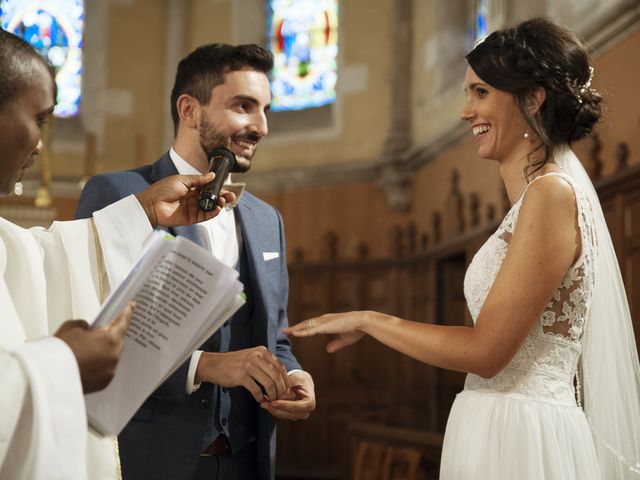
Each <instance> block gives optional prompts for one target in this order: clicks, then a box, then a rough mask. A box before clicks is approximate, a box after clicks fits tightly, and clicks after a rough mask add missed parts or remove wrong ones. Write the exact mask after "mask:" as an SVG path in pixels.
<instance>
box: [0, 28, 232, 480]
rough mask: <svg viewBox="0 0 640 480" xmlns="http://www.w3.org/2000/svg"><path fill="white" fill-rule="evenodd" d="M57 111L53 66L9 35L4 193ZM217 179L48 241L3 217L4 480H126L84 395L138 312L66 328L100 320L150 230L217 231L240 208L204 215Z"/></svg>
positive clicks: (166, 191)
mask: <svg viewBox="0 0 640 480" xmlns="http://www.w3.org/2000/svg"><path fill="white" fill-rule="evenodd" d="M53 105H54V83H53V77H52V75H51V72H50V70H49V68H48V66H47V65H46V64H45V63H44V61H43V60H42V59H41V58H40V57H39V56H38V55H37V53H36V52H35V51H34V50H33V48H31V47H30V46H29V45H28V44H27V43H26V42H24V41H23V40H22V39H20V38H18V37H17V36H15V35H13V34H10V33H8V32H7V31H5V30H2V29H0V194H7V193H9V192H11V191H12V190H13V188H14V185H15V183H16V182H17V181H19V180H20V179H21V178H22V175H23V173H24V171H25V170H26V169H27V168H29V167H30V166H31V165H32V164H33V162H34V157H36V156H37V155H38V154H39V153H40V151H41V149H42V141H41V129H42V127H43V125H44V123H46V120H47V118H48V116H49V115H50V114H51V113H52V111H53ZM212 180H213V174H208V175H204V176H196V175H176V176H173V177H168V178H166V179H164V180H163V181H162V183H161V184H160V183H156V184H154V185H153V186H151V187H149V188H148V189H147V190H145V191H143V192H140V193H138V194H137V195H136V196H133V195H132V196H129V197H127V198H124V199H122V200H121V201H120V202H118V203H116V204H113V205H111V206H109V207H107V208H104V209H102V210H100V211H98V212H95V213H94V216H93V218H92V219H89V220H77V221H73V222H56V223H54V224H53V226H52V227H51V228H50V229H48V230H46V229H43V228H34V229H30V230H25V229H23V228H20V227H18V226H17V225H14V224H12V223H11V222H9V221H7V220H5V219H2V218H0V385H1V387H0V388H2V394H1V395H0V412H2V413H1V416H0V479H2V480H4V479H7V480H42V479H60V480H75V479H86V478H90V479H92V480H94V479H98V480H103V479H104V480H106V479H112V478H118V469H117V465H116V459H117V455H116V452H115V451H114V443H113V440H112V439H102V440H99V439H98V438H97V437H95V436H93V435H90V434H89V433H88V429H87V417H86V411H85V403H84V397H83V387H84V391H85V393H86V392H91V391H96V390H99V389H100V388H104V387H105V386H106V384H107V383H108V381H109V380H110V378H111V377H112V376H113V373H114V372H115V364H116V363H117V359H118V358H119V354H120V353H121V349H122V344H123V343H122V342H123V337H124V333H125V331H126V327H127V325H128V323H127V319H128V318H130V316H131V309H130V307H127V308H125V310H124V311H123V312H124V313H122V314H121V315H120V316H119V317H118V318H117V319H116V320H115V321H114V323H113V324H112V325H111V326H109V327H105V328H104V329H95V330H87V329H86V325H83V324H79V323H77V322H68V320H70V319H84V320H88V321H91V319H93V318H94V317H95V315H96V313H97V311H98V309H99V305H100V301H101V298H102V297H103V294H106V292H107V291H108V289H109V284H108V283H109V280H110V281H111V284H112V285H113V286H115V285H116V284H117V283H118V281H119V279H121V278H122V276H123V275H124V273H125V272H126V271H127V269H128V267H129V265H130V264H131V262H132V261H133V259H134V258H135V257H136V255H137V253H138V252H139V251H140V249H141V247H142V243H143V241H144V239H145V238H146V237H147V235H148V234H149V233H150V232H151V230H152V227H153V226H157V225H164V226H167V227H171V226H177V225H188V224H192V223H196V222H199V221H204V220H208V219H210V218H212V217H213V216H215V215H217V214H218V213H219V211H220V207H222V206H224V203H225V200H228V201H233V200H234V198H235V197H234V196H233V194H229V193H223V194H222V195H221V196H220V199H219V203H218V207H217V208H216V209H215V210H214V211H212V212H209V213H203V212H199V211H198V207H197V196H198V190H199V188H200V187H201V186H202V185H204V184H205V183H207V182H211V181H212ZM107 279H108V280H107ZM61 325H62V328H59V327H60V326H61ZM54 333H55V335H54ZM51 335H53V336H51ZM96 339H98V340H99V341H96ZM87 455H88V456H89V461H88V462H87Z"/></svg>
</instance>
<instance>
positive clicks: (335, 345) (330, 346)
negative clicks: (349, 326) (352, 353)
mask: <svg viewBox="0 0 640 480" xmlns="http://www.w3.org/2000/svg"><path fill="white" fill-rule="evenodd" d="M352 343H353V342H349V341H347V340H346V339H345V338H344V337H338V338H336V339H334V340H331V341H330V342H329V343H327V352H329V353H335V352H337V351H338V350H342V349H343V348H344V347H347V346H349V345H351V344H352Z"/></svg>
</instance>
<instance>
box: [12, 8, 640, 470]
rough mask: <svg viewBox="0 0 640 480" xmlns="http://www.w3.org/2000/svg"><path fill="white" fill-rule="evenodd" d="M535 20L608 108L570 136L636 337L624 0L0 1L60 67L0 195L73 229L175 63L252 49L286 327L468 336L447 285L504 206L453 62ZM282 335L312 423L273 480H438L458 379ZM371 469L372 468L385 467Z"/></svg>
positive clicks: (458, 286)
mask: <svg viewBox="0 0 640 480" xmlns="http://www.w3.org/2000/svg"><path fill="white" fill-rule="evenodd" d="M536 15H547V16H549V17H550V18H552V19H554V20H555V21H557V22H559V23H562V24H564V25H566V26H567V27H569V28H570V29H572V30H573V31H575V32H576V33H577V34H578V35H579V37H580V38H581V39H582V40H583V42H584V43H585V44H586V45H587V46H588V48H589V51H590V53H591V55H592V58H593V61H594V66H595V75H594V79H593V85H594V86H595V87H596V88H597V89H598V90H599V91H600V92H602V93H603V95H604V97H605V101H606V113H605V116H604V119H603V121H602V122H601V124H600V125H599V126H598V128H597V129H596V131H595V132H594V133H593V134H592V135H590V136H589V137H588V138H587V139H585V140H583V141H581V142H580V143H579V144H576V145H574V148H575V150H576V152H578V154H579V156H580V158H581V160H582V161H583V163H584V165H585V167H586V169H587V170H588V171H589V173H590V175H591V176H592V179H593V181H594V183H595V185H596V188H597V189H598V192H599V194H600V197H601V200H602V202H603V206H604V209H605V213H606V216H607V221H608V224H609V228H610V229H611V232H612V236H613V240H614V244H615V246H616V250H617V254H618V258H619V261H620V266H621V270H622V273H623V276H624V279H625V282H626V287H627V293H628V295H629V301H630V306H631V309H632V315H633V318H634V326H635V331H636V341H637V343H638V344H640V295H638V292H639V291H640V188H639V187H640V96H639V95H638V92H637V90H638V89H637V79H638V78H640V62H638V59H639V58H640V3H638V1H637V0H606V1H602V0H554V1H552V0H541V1H538V2H520V1H515V0H456V1H444V0H341V1H340V0H108V1H106V0H85V1H83V0H57V1H55V2H53V1H44V0H2V1H0V22H1V25H2V27H3V28H5V29H8V30H11V31H14V32H17V33H19V34H21V35H22V36H24V37H25V38H27V39H28V40H29V41H31V42H32V44H34V46H36V47H37V48H38V49H39V51H40V52H41V53H42V54H43V55H46V56H47V58H48V59H49V60H50V61H51V63H52V64H53V65H54V67H55V69H56V72H57V82H58V88H59V95H58V106H57V108H56V112H55V115H56V116H55V118H54V120H53V121H52V122H50V124H49V126H48V127H47V130H46V132H45V137H46V149H45V153H44V154H43V155H42V158H41V161H40V162H39V163H38V165H37V166H36V167H34V168H33V169H32V171H30V172H29V174H28V175H27V177H26V178H25V179H23V181H22V182H21V183H20V184H19V185H18V186H17V188H16V192H15V194H14V195H12V196H10V197H6V198H2V199H0V215H2V216H3V217H5V218H8V219H10V220H12V221H15V222H17V223H19V224H21V225H24V226H33V225H44V226H47V225H49V224H50V222H51V221H53V220H67V219H71V218H72V217H73V212H74V209H75V205H76V202H77V198H78V196H79V193H80V191H81V188H82V186H83V184H84V182H85V181H86V179H87V178H88V177H89V176H91V175H93V174H95V173H100V172H105V171H111V170H119V169H128V168H133V167H135V166H138V165H143V164H146V163H150V162H153V161H155V160H156V159H157V158H159V157H160V155H162V153H163V152H164V151H165V150H166V149H167V148H168V147H169V146H170V145H171V141H172V135H173V132H172V126H171V119H170V113H169V102H168V99H169V91H170V88H171V85H172V83H173V75H174V73H175V68H176V65H177V63H178V61H179V59H180V58H181V57H182V56H184V55H185V54H186V53H188V52H189V51H191V50H192V49H194V48H195V47H197V46H198V45H201V44H203V43H211V42H227V43H259V44H261V45H265V46H267V47H268V48H270V49H271V50H272V51H273V52H274V54H275V58H276V68H275V70H274V74H273V76H272V79H271V83H272V92H273V97H274V99H273V105H274V108H273V111H272V112H271V113H270V114H269V130H270V134H269V136H268V137H267V139H265V140H264V141H263V142H262V143H261V146H260V148H259V151H258V153H257V155H256V157H255V159H254V166H253V167H252V169H251V172H250V173H248V174H246V175H244V178H242V179H241V180H242V181H246V182H247V188H248V189H249V190H250V191H252V192H253V193H255V194H257V195H259V196H260V197H261V198H263V199H264V200H266V201H267V202H269V203H271V204H272V205H274V206H275V207H277V208H278V209H279V210H280V212H281V213H282V215H283V218H284V221H285V226H286V236H287V246H288V250H287V258H288V263H289V270H290V288H291V292H290V300H289V320H290V323H292V324H295V323H296V322H298V321H300V320H303V319H305V318H308V317H310V316H312V315H315V314H320V313H324V312H329V311H345V310H352V309H375V310H380V311H383V312H387V313H392V314H394V315H399V316H402V317H404V318H410V319H412V320H417V321H424V322H432V323H442V324H452V325H456V324H468V323H469V322H470V317H469V314H468V312H467V311H466V306H465V301H464V297H463V294H462V278H463V276H464V272H465V269H466V266H467V265H468V263H469V262H470V260H471V258H472V257H473V254H474V253H475V251H476V250H477V248H478V247H479V246H480V245H481V244H482V243H483V242H484V240H485V239H486V238H487V236H488V235H490V234H491V232H492V231H493V229H495V228H496V226H497V225H498V224H499V222H500V220H501V218H502V216H503V215H504V214H505V212H506V210H507V209H508V206H509V205H508V200H507V199H506V195H505V192H504V191H503V189H502V187H501V182H500V179H499V176H498V174H497V165H496V164H495V163H492V162H490V161H486V160H482V159H479V158H478V157H477V153H476V148H475V146H474V143H473V141H472V135H471V132H470V130H469V128H468V126H466V125H464V124H463V123H462V122H461V121H460V120H459V111H460V109H461V106H462V102H463V99H464V95H463V89H462V81H463V78H464V72H465V68H466V66H465V62H464V54H465V52H466V51H468V50H469V49H470V47H471V46H472V45H473V44H474V42H475V41H477V40H478V39H480V38H482V36H483V35H485V34H486V33H487V32H491V31H492V30H494V29H496V28H501V27H503V26H506V25H510V24H514V23H516V22H518V21H520V20H523V19H525V18H528V17H532V16H536ZM325 343H326V339H323V338H318V339H316V338H314V339H309V340H304V341H301V340H299V341H295V342H294V351H295V352H296V354H297V356H298V359H299V360H300V362H301V363H302V365H303V366H304V367H305V369H307V370H308V371H309V372H310V373H311V374H312V375H313V377H314V379H315V382H316V389H317V392H316V393H317V400H318V407H317V411H316V412H315V413H314V414H313V415H312V417H311V418H310V419H309V420H306V421H303V422H297V423H285V422H282V423H281V424H280V425H279V432H278V462H277V473H278V477H279V478H281V479H327V480H329V479H336V478H362V479H365V478H383V477H381V476H380V475H386V476H385V477H384V478H398V479H399V478H437V471H438V462H439V455H440V448H441V445H442V433H443V431H444V426H445V422H446V418H447V413H448V410H449V408H450V405H451V402H452V400H453V397H454V396H455V394H456V393H457V392H458V391H459V390H460V389H461V388H462V382H463V379H464V375H463V374H459V373H455V372H447V371H444V370H440V369H436V368H432V367H427V366H424V365H421V364H419V363H418V362H416V361H413V360H411V359H408V358H405V357H402V356H400V355H399V354H397V353H395V352H392V351H391V350H389V349H386V348H385V347H383V346H381V345H380V344H377V343H376V342H374V341H363V342H361V344H360V345H358V346H357V347H355V348H351V349H347V351H343V352H339V353H337V354H334V355H328V354H327V353H326V352H325V350H324V347H325ZM381 472H382V473H381Z"/></svg>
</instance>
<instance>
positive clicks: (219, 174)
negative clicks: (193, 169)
mask: <svg viewBox="0 0 640 480" xmlns="http://www.w3.org/2000/svg"><path fill="white" fill-rule="evenodd" d="M208 157H209V171H210V172H213V173H215V174H216V178H214V179H213V180H212V181H211V182H209V183H206V184H204V185H203V186H202V188H201V189H200V196H199V197H198V206H199V207H200V210H204V211H205V212H210V211H212V210H213V209H214V208H216V204H217V203H218V197H219V196H220V189H221V188H222V184H223V183H224V179H225V178H227V174H228V173H229V172H230V171H231V170H233V169H234V167H235V166H236V156H235V155H234V154H233V152H232V151H231V150H229V149H228V148H224V147H219V148H214V149H213V150H211V152H210V153H209V155H208Z"/></svg>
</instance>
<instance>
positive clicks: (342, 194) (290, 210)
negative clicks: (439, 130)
mask: <svg viewBox="0 0 640 480" xmlns="http://www.w3.org/2000/svg"><path fill="white" fill-rule="evenodd" d="M639 54H640V33H636V34H634V35H632V36H631V37H629V38H628V39H626V40H624V41H623V42H621V43H620V44H618V45H616V46H614V47H612V48H610V49H609V50H607V51H606V52H604V53H602V54H601V55H600V56H599V57H597V58H595V59H594V65H595V75H594V81H593V85H594V86H595V88H597V89H598V90H599V91H601V92H602V93H603V95H604V97H605V104H606V111H605V115H604V118H603V121H602V123H601V124H600V125H599V127H598V132H599V133H600V135H601V137H602V141H603V149H602V153H601V155H602V159H603V161H604V162H605V166H604V169H603V173H604V174H605V175H607V174H610V173H612V172H613V171H614V170H615V168H616V162H615V155H614V151H615V147H616V145H617V144H618V143H619V142H626V143H627V144H628V145H629V148H630V159H629V163H630V164H635V163H640V96H639V95H638V94H637V87H636V85H635V83H636V81H635V79H636V78H638V75H640V65H639V64H638V62H637V61H635V59H636V58H638V55H639ZM588 146H589V144H588V142H583V143H582V144H578V145H576V146H575V148H576V151H578V152H579V154H580V155H581V158H582V160H583V163H585V166H586V167H587V169H590V168H591V162H590V155H589V153H588ZM454 168H456V169H458V171H459V172H460V177H461V180H460V189H461V191H462V192H463V194H464V196H465V200H466V203H467V206H468V195H469V193H470V192H477V193H478V194H479V196H480V203H481V208H480V212H481V217H482V218H483V219H484V220H485V222H486V208H487V205H488V204H493V205H494V206H495V208H496V211H497V213H498V215H500V214H501V212H502V205H503V203H502V202H503V200H502V184H501V181H500V178H499V175H498V171H497V164H496V163H495V162H492V161H489V160H483V159H480V158H478V156H477V151H476V147H475V143H474V142H473V140H472V139H471V136H470V134H468V135H467V136H466V137H465V139H464V140H463V141H462V142H461V143H460V144H459V145H457V146H455V147H453V148H450V149H449V150H447V151H445V152H443V153H442V154H441V155H439V156H438V158H437V159H436V160H434V161H433V162H431V163H429V164H427V165H426V166H424V167H423V168H422V169H420V170H419V171H418V172H417V173H416V175H415V180H414V185H413V204H412V209H411V211H410V212H408V213H404V214H398V213H394V212H392V211H391V210H390V209H389V207H388V206H387V204H386V201H385V200H384V196H383V194H382V191H381V190H380V189H379V188H378V187H376V186H375V185H373V184H363V183H357V184H346V185H340V186H335V187H325V188H316V189H308V190H301V191H291V192H284V193H277V194H276V193H274V194H269V195H262V196H263V198H265V199H266V200H267V201H270V202H272V203H273V204H274V205H276V206H277V207H278V208H279V209H280V210H281V212H282V214H283V217H284V219H285V225H286V232H287V243H288V249H289V257H290V258H291V257H292V255H293V250H294V249H296V248H299V249H302V250H303V251H304V252H305V258H306V259H308V260H319V259H322V258H326V257H325V256H324V255H325V250H326V248H325V243H326V242H325V239H326V234H327V231H329V230H334V231H336V232H337V233H338V236H339V238H340V252H341V254H342V255H343V256H344V257H349V258H355V256H356V246H357V245H358V244H359V243H361V242H365V243H367V244H368V245H369V247H370V251H371V254H372V256H375V257H384V256H386V255H388V254H389V252H390V250H391V238H392V237H391V229H392V228H393V227H394V226H396V225H401V226H406V225H407V224H408V223H409V222H413V223H414V224H415V225H416V226H417V228H418V232H426V233H428V234H429V235H430V236H431V237H433V228H432V223H431V222H432V215H433V212H434V211H436V210H439V211H441V212H445V211H446V198H447V194H448V193H449V191H450V179H451V173H452V170H453V169H454ZM449 214H452V212H449ZM465 214H466V216H467V222H468V218H469V211H468V209H467V208H466V209H465Z"/></svg>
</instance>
